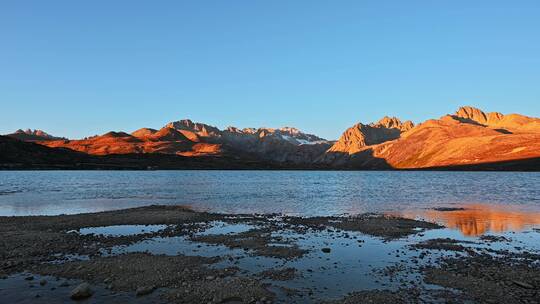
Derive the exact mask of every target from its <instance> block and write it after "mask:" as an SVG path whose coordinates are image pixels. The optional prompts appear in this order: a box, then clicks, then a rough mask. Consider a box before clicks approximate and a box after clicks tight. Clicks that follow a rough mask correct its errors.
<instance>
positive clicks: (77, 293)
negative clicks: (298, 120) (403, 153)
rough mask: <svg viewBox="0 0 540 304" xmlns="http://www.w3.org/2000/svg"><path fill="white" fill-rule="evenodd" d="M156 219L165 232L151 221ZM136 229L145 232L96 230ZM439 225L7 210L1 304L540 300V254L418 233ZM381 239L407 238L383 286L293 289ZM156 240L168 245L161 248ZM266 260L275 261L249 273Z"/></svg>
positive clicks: (378, 276)
mask: <svg viewBox="0 0 540 304" xmlns="http://www.w3.org/2000/svg"><path fill="white" fill-rule="evenodd" d="M155 225H160V227H159V229H157V228H156V229H152V227H153V226H155ZM132 226H133V227H135V228H137V229H139V228H140V227H142V228H140V229H141V231H138V232H137V233H119V234H115V235H113V234H101V233H97V232H95V231H94V230H92V229H95V227H104V228H107V227H120V228H119V229H125V228H124V227H132ZM85 229H89V230H90V233H83V232H84V231H85ZM227 229H229V231H228V230H227ZM439 229H444V228H443V227H441V226H439V225H437V224H433V223H429V222H424V221H418V220H412V219H405V218H399V217H390V216H384V215H378V214H364V215H358V216H344V217H313V218H302V217H289V216H282V215H278V214H271V215H227V214H214V213H206V212H195V211H193V210H190V209H189V208H186V207H182V206H148V207H141V208H133V209H126V210H118V211H107V212H100V213H90V214H77V215H59V216H25V217H0V234H1V235H2V240H0V258H1V261H2V262H1V263H0V278H2V279H1V280H0V300H1V299H3V300H4V301H10V300H13V298H12V297H13V296H15V295H14V293H18V294H20V293H21V292H22V291H23V288H28V290H30V292H28V293H27V296H28V297H31V298H32V299H33V302H36V303H37V302H39V301H40V300H41V301H44V303H46V302H47V301H50V299H56V300H57V301H63V302H69V301H71V300H70V298H71V299H81V298H90V299H92V302H93V303H94V302H97V303H100V302H102V303H112V302H122V301H125V300H126V299H128V300H129V301H132V302H137V303H138V302H140V303H322V302H328V301H330V302H331V303H358V302H370V303H390V302H392V303H418V302H427V303H430V302H450V303H461V302H467V301H470V302H472V303H497V302H499V301H501V299H504V302H506V303H539V302H538V301H539V299H540V262H539V261H540V254H539V252H529V251H527V250H524V249H523V250H519V249H516V250H505V249H497V248H495V247H497V246H495V245H496V244H499V243H509V244H510V243H511V240H509V239H506V238H504V237H496V236H487V237H483V238H478V239H477V240H474V241H470V242H467V241H463V240H454V239H448V238H431V239H422V240H420V239H418V238H419V237H422V236H424V234H426V233H428V232H429V231H436V230H439ZM92 231H94V233H92ZM532 233H537V232H532ZM319 239H320V240H319ZM370 242H376V244H375V243H374V244H375V245H377V246H379V247H373V248H384V247H383V246H385V245H384V244H389V245H388V246H390V245H391V246H390V247H392V246H394V245H395V244H403V245H400V247H397V249H396V250H395V252H394V251H393V252H392V253H390V252H388V255H389V256H391V257H392V258H393V260H391V261H389V262H388V263H387V264H388V265H386V266H384V267H380V265H379V266H378V267H373V271H374V273H373V274H366V276H367V277H368V278H371V281H373V282H371V281H366V282H367V283H369V284H371V283H373V284H375V282H378V281H381V282H385V283H381V284H379V285H376V286H377V288H367V285H368V284H367V283H366V284H359V285H358V286H357V289H356V290H354V289H352V290H351V292H350V293H348V294H347V293H345V294H343V295H342V296H341V297H337V298H336V297H335V296H331V297H330V296H328V295H330V294H333V293H332V287H331V286H330V287H329V286H325V285H324V283H322V282H314V283H313V284H315V285H314V286H316V287H313V288H299V287H297V288H295V287H293V286H296V285H299V283H297V281H300V282H304V281H306V282H311V281H316V280H317V277H316V275H317V274H318V272H321V273H322V272H324V273H325V272H328V271H330V270H329V269H331V268H332V265H333V267H334V268H335V272H331V273H336V275H338V274H339V272H341V273H346V271H347V267H348V266H347V265H346V264H343V263H342V262H343V260H344V259H345V258H348V256H346V255H340V254H341V253H340V252H341V251H342V250H345V249H346V250H348V251H347V252H348V253H347V254H349V253H351V252H352V253H355V252H357V251H360V250H371V249H369V248H371V247H369V246H375V245H372V244H370ZM163 244H165V245H167V246H169V247H171V246H172V247H171V248H173V249H174V250H177V249H178V252H173V251H171V252H172V253H171V252H167V250H173V249H169V247H167V246H165V245H163ZM491 244H495V245H494V246H491ZM137 246H138V247H137ZM145 246H146V247H145ZM160 246H161V247H163V248H161V247H160ZM174 246H177V247H178V248H177V247H174ZM156 247H157V248H158V249H160V250H165V253H160V252H159V251H155V252H154V251H153V250H154V248H156ZM187 247H189V248H190V249H189V250H187V249H185V248H187ZM353 247H356V248H358V249H354V248H353ZM514 247H515V246H514ZM362 248H365V249H362ZM392 248H393V247H392ZM182 250H183V251H182ZM209 252H213V254H210V253H209ZM334 254H335V255H334ZM378 254H382V253H381V252H373V253H369V256H376V255H378ZM331 258H333V259H335V262H332V261H334V260H331ZM381 260H384V259H383V258H381ZM245 261H248V262H249V263H246V262H245ZM261 261H264V263H266V264H270V263H273V264H270V265H265V267H266V268H264V269H263V268H254V267H251V269H250V266H249V265H251V264H254V263H263V262H261ZM298 261H300V262H298ZM302 261H306V262H302ZM325 262H326V263H327V264H328V266H323V265H326V264H324V263H325ZM360 262H361V261H360ZM264 263H263V264H264ZM290 263H296V264H290ZM304 264H305V265H307V266H306V267H303V265H304ZM246 265H247V266H246ZM316 267H317V268H316ZM366 267H367V266H366ZM253 269H257V270H256V271H255V270H253ZM332 271H334V270H332ZM329 273H330V272H329ZM280 282H281V283H280ZM377 284H378V283H377ZM432 285H437V286H438V288H435V289H434V288H431V287H430V286H432ZM6 286H11V287H9V288H7V287H6ZM29 286H32V287H29ZM310 286H311V285H310ZM318 287H320V288H318ZM379 287H380V288H379ZM386 287H387V288H386ZM32 288H33V289H32ZM68 291H69V292H68Z"/></svg>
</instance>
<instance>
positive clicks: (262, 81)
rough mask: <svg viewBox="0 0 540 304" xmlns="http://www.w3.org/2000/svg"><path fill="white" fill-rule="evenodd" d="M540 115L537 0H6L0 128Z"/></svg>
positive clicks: (1, 16)
mask: <svg viewBox="0 0 540 304" xmlns="http://www.w3.org/2000/svg"><path fill="white" fill-rule="evenodd" d="M460 105H474V106H477V107H480V108H483V109H484V110H487V111H500V112H503V113H509V112H517V113H523V114H526V115H530V116H540V1H538V0H533V1H520V0H518V1H507V0H506V1H495V0H489V1H482V0H475V1H470V0H467V1H456V0H452V1H450V0H448V1H430V0H426V1H402V0H399V1H375V0H373V1H361V0H352V1H345V0H343V1H342V0H340V1H314V0H306V1H299V0H298V1H296V0H295V1H290V0H288V1H274V0H272V1H257V0H249V1H235V0H231V1H205V0H200V1H199V0H193V1H134V0H129V1H118V0H115V1H109V0H107V1H97V0H93V1H72V0H69V1H55V0H49V1H42V0H36V1H26V0H20V1H2V2H0V106H1V107H0V133H2V134H3V133H10V132H13V131H14V130H15V129H18V128H39V129H43V130H45V131H47V132H49V133H52V134H54V135H58V136H67V137H72V138H73V137H75V138H76V137H83V136H89V135H94V134H101V133H105V132H107V131H109V130H117V131H120V130H122V131H128V132H131V131H133V130H135V129H138V128H140V127H153V128H159V127H161V126H163V125H164V124H166V123H167V122H169V121H172V120H179V119H182V118H191V119H193V120H195V121H201V122H205V123H209V124H211V125H216V126H218V127H221V128H223V127H226V126H228V125H235V126H238V127H259V126H266V127H280V126H285V125H287V126H295V127H298V128H300V129H302V130H304V131H307V132H310V133H315V134H318V135H320V136H322V137H326V138H329V139H336V138H337V137H338V136H339V135H340V134H341V133H342V132H343V131H344V130H345V129H346V128H347V127H349V126H351V125H353V124H354V123H356V122H366V123H367V122H371V121H374V120H378V119H379V118H380V117H382V116H383V115H395V116H398V117H400V118H402V119H411V120H413V121H415V122H421V121H423V120H425V119H428V118H435V117H440V116H442V115H444V114H446V113H450V112H454V111H455V110H456V109H457V107H458V106H460Z"/></svg>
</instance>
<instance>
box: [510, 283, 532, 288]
mask: <svg viewBox="0 0 540 304" xmlns="http://www.w3.org/2000/svg"><path fill="white" fill-rule="evenodd" d="M512 283H514V284H516V285H517V286H519V287H521V288H525V289H534V286H532V285H531V284H529V283H525V282H521V281H512Z"/></svg>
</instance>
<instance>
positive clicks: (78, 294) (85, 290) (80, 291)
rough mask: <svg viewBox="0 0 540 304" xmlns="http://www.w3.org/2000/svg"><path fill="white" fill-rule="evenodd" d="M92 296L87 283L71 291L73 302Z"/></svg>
mask: <svg viewBox="0 0 540 304" xmlns="http://www.w3.org/2000/svg"><path fill="white" fill-rule="evenodd" d="M93 294H94V292H93V291H92V289H90V284H88V283H81V284H80V285H79V286H77V287H75V289H73V290H72V291H71V296H70V297H71V298H72V299H73V300H79V299H86V298H89V297H91V296H92V295H93Z"/></svg>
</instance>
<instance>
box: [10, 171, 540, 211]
mask: <svg viewBox="0 0 540 304" xmlns="http://www.w3.org/2000/svg"><path fill="white" fill-rule="evenodd" d="M150 204H182V205H189V206H192V207H193V208H195V209H197V210H208V211H212V212H225V213H275V212H277V213H283V214H292V215H302V216H314V215H336V214H343V213H349V214H355V213H365V212H396V211H400V212H407V211H411V210H421V209H425V208H432V207H440V206H450V207H452V206H461V205H470V204H487V205H497V206H502V207H508V208H511V209H514V210H527V211H540V173H517V172H386V171H377V172H375V171H368V172H366V171H360V172H336V171H2V172H0V215H37V214H47V215H53V214H63V213H65V214H70V213H81V212H95V211H104V210H113V209H122V208H128V207H136V206H143V205H150Z"/></svg>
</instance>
